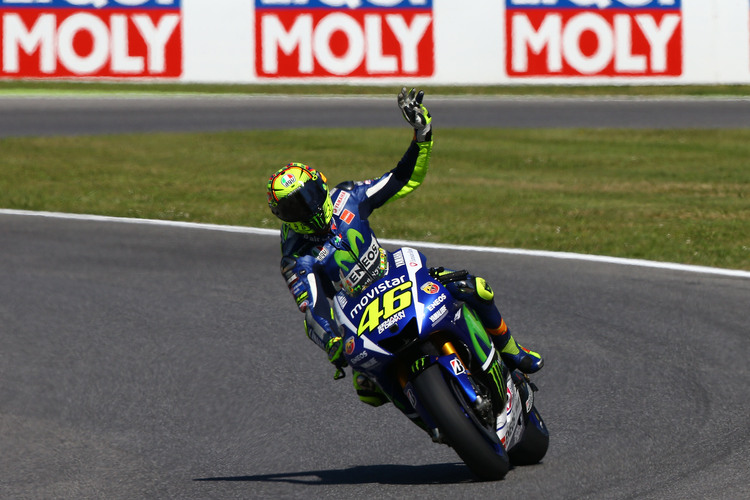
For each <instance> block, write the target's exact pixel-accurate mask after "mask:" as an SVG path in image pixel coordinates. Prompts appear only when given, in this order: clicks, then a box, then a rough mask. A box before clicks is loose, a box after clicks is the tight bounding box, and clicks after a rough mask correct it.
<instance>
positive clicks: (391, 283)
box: [349, 274, 411, 319]
mask: <svg viewBox="0 0 750 500" xmlns="http://www.w3.org/2000/svg"><path fill="white" fill-rule="evenodd" d="M405 282H406V283H408V286H405V287H404V288H408V287H410V286H411V281H406V275H405V274H404V275H403V276H401V277H399V278H394V279H389V280H383V281H381V282H380V283H378V284H377V285H374V286H371V287H370V288H368V289H367V291H366V292H363V293H362V295H361V296H360V297H359V302H357V303H356V304H355V305H354V307H352V310H351V311H349V317H350V318H352V319H354V318H355V317H356V316H357V314H359V313H361V312H362V309H363V308H364V307H365V306H367V304H369V303H370V301H371V300H372V299H375V298H377V297H378V296H379V295H380V294H383V293H385V292H387V291H388V290H391V289H392V288H395V287H397V286H399V285H401V284H404V283H405Z"/></svg>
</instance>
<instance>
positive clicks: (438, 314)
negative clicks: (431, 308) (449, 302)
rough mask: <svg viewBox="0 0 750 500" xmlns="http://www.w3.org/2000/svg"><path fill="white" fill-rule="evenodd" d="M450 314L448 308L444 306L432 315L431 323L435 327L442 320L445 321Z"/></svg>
mask: <svg viewBox="0 0 750 500" xmlns="http://www.w3.org/2000/svg"><path fill="white" fill-rule="evenodd" d="M447 312H448V308H447V307H445V306H443V307H441V308H440V309H438V310H437V312H436V313H434V314H431V315H430V321H432V324H433V325H434V324H435V323H437V322H438V321H440V320H441V319H443V316H445V314H446V313H447Z"/></svg>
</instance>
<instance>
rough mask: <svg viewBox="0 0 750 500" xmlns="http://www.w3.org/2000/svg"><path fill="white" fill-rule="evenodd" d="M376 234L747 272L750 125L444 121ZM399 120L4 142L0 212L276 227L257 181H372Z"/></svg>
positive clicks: (403, 134)
mask: <svg viewBox="0 0 750 500" xmlns="http://www.w3.org/2000/svg"><path fill="white" fill-rule="evenodd" d="M435 139H436V141H435V148H434V150H433V156H432V163H431V171H430V173H429V175H428V177H427V180H426V181H425V184H424V185H423V186H422V187H421V188H420V189H419V190H418V191H417V192H415V193H414V194H413V195H411V196H408V197H406V198H404V199H402V200H399V201H396V202H393V203H391V204H388V205H386V206H385V207H383V208H382V209H381V210H379V211H378V212H376V213H375V214H374V215H373V217H372V219H371V221H372V223H373V226H374V228H375V230H376V232H377V233H378V234H379V236H380V237H382V238H405V239H411V240H420V241H440V242H447V243H461V244H471V245H488V246H501V247H511V248H526V249H544V250H555V251H570V252H580V253H589V254H599V255H611V256H619V257H634V258H644V259H651V260H659V261H668V262H680V263H686V264H696V265H707V266H716V267H722V268H730V269H745V270H750V187H749V186H750V168H748V166H747V161H748V158H750V130H717V131H705V130H704V131H693V130H690V131H682V130H671V131H627V132H625V131H618V130H567V129H565V130H499V129H482V130H466V129H440V130H438V131H437V133H436V137H435ZM408 142H409V132H408V130H406V129H404V128H398V129H373V130H370V129H368V130H364V129H363V130H351V129H348V130H290V131H269V132H265V131H261V132H257V131H253V132H231V133H197V134H167V133H164V134H130V135H117V136H91V137H75V138H70V137H67V138H66V137H56V138H6V139H0V207H4V208H16V209H28V210H49V211H62V212H73V213H91V214H103V215H114V216H124V217H142V218H157V219H168V220H178V221H197V222H211V223H218V224H231V225H247V226H255V227H267V228H275V227H277V221H276V220H275V219H274V218H273V217H272V216H271V215H270V213H269V211H268V209H267V207H266V203H265V183H266V180H267V178H268V176H269V175H270V174H271V173H272V172H273V171H275V170H276V169H277V168H279V167H281V166H282V165H284V164H286V163H288V162H290V161H301V162H306V163H308V164H310V165H312V166H314V167H316V168H319V169H321V170H322V171H323V172H324V173H326V175H328V177H329V180H330V181H331V182H332V183H333V184H335V183H338V182H340V181H343V180H347V179H364V178H367V177H373V176H377V175H379V174H381V173H383V172H384V171H385V170H387V169H390V168H391V167H392V166H393V165H395V163H396V162H397V161H398V159H399V158H400V157H401V155H402V154H403V151H404V150H405V149H406V147H407V146H408Z"/></svg>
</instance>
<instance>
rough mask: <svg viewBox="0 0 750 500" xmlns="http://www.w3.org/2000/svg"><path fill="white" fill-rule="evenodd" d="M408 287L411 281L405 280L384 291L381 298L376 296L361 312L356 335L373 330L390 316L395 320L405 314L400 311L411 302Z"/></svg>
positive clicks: (387, 320)
mask: <svg viewBox="0 0 750 500" xmlns="http://www.w3.org/2000/svg"><path fill="white" fill-rule="evenodd" d="M410 288H411V281H407V282H406V283H402V284H400V285H398V286H397V287H395V288H392V289H390V290H388V291H387V292H385V293H384V294H383V296H382V300H381V297H376V298H375V300H374V301H372V302H371V303H370V304H369V305H368V306H367V307H366V308H365V310H364V311H363V312H362V317H361V318H360V320H359V327H358V328H357V335H362V334H364V333H367V332H369V331H372V330H375V329H376V328H378V327H379V326H380V325H381V324H383V323H388V322H389V320H390V318H392V317H394V316H396V317H397V318H396V320H395V321H399V320H400V319H403V318H404V317H405V314H401V313H403V310H404V309H406V308H407V307H409V306H410V305H411V304H412V297H411V290H410ZM360 304H361V302H360ZM358 305H359V304H358ZM355 310H356V307H355ZM390 324H393V323H390Z"/></svg>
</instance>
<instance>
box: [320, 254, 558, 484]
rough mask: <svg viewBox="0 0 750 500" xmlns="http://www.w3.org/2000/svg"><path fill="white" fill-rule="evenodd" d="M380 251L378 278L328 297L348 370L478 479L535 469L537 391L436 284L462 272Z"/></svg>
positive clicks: (541, 450)
mask: <svg viewBox="0 0 750 500" xmlns="http://www.w3.org/2000/svg"><path fill="white" fill-rule="evenodd" d="M383 253H384V254H386V255H385V256H384V258H387V259H388V265H387V266H385V268H386V271H385V273H384V275H383V276H381V277H380V278H379V279H377V280H376V281H374V282H373V283H372V284H370V285H369V286H368V287H367V288H365V289H364V290H363V291H361V292H360V293H359V294H358V295H351V294H347V293H346V292H345V291H344V290H342V291H339V292H338V293H337V294H336V296H335V297H334V301H333V302H334V314H335V317H336V320H337V322H338V325H339V328H340V329H341V331H342V339H344V355H345V357H346V360H347V362H348V364H349V365H350V366H351V367H352V369H353V370H355V371H357V372H360V373H362V374H363V375H365V376H366V377H368V378H369V379H370V380H372V381H373V382H374V383H375V384H377V385H378V387H379V388H380V389H381V390H382V391H383V392H384V393H385V394H386V395H387V396H388V398H389V399H390V400H391V401H392V402H393V403H394V405H396V407H397V408H399V409H400V410H401V411H402V412H403V413H404V414H406V415H407V416H408V417H409V418H410V419H411V420H412V421H413V422H414V423H416V424H417V425H419V426H420V427H422V428H423V429H424V430H425V431H427V432H428V433H429V434H430V435H431V437H432V439H433V441H435V442H437V443H444V444H447V445H449V446H450V447H452V448H453V449H454V450H455V451H456V453H457V454H458V455H459V456H460V457H461V459H462V460H463V461H464V463H465V464H466V465H467V466H468V467H469V469H470V470H471V471H472V472H473V473H474V474H475V475H476V476H477V477H478V478H479V479H480V480H498V479H502V478H503V477H504V476H505V474H506V473H507V472H508V470H509V469H510V467H511V466H512V465H527V464H534V463H537V462H539V461H540V460H541V459H542V458H543V457H544V455H545V453H546V452H547V447H548V445H549V433H548V431H547V428H546V426H545V424H544V421H543V420H542V417H541V416H540V415H539V412H538V411H537V409H536V407H535V405H534V393H535V392H536V391H537V387H536V386H535V385H534V384H533V383H532V382H531V381H530V380H529V378H528V376H526V375H525V374H522V373H520V372H518V371H515V370H513V371H511V370H509V368H508V367H507V366H506V365H505V364H504V363H503V361H502V359H501V358H500V355H499V353H498V352H497V350H496V349H495V348H494V346H493V344H492V341H491V339H490V338H489V336H488V335H487V333H486V332H485V330H484V328H483V326H482V324H481V323H480V321H479V319H478V318H477V316H476V313H474V311H473V310H472V309H471V308H470V307H468V305H466V304H465V303H463V302H461V301H457V300H455V299H453V298H452V296H451V294H450V293H449V292H448V290H447V289H446V288H445V286H444V285H445V284H446V283H448V282H450V281H458V280H459V279H461V278H462V277H463V278H465V277H466V275H467V273H466V272H465V271H463V272H457V273H450V272H448V273H446V272H445V271H444V270H443V269H442V268H438V269H434V268H432V269H431V268H428V267H427V266H426V259H425V257H424V255H422V254H421V253H420V252H419V251H417V250H415V249H413V248H407V247H403V248H399V249H398V250H396V251H395V252H387V253H386V252H383Z"/></svg>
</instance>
